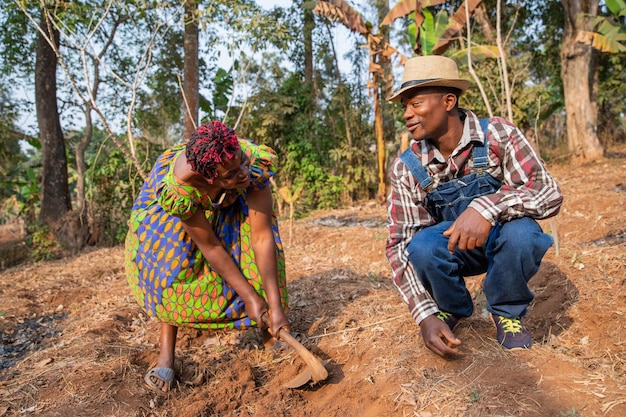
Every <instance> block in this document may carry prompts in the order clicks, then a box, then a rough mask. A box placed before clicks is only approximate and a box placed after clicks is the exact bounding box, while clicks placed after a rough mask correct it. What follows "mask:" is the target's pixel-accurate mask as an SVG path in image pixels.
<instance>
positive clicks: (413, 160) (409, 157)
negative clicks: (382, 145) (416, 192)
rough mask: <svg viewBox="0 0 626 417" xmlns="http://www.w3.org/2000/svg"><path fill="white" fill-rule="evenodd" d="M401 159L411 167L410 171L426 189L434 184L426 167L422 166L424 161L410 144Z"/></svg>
mask: <svg viewBox="0 0 626 417" xmlns="http://www.w3.org/2000/svg"><path fill="white" fill-rule="evenodd" d="M400 159H401V160H402V162H404V163H405V165H406V166H407V167H408V168H409V171H411V173H412V174H413V176H414V177H415V179H417V181H419V183H420V186H421V187H422V188H423V189H424V190H428V188H429V187H430V186H431V185H432V184H433V180H432V179H430V176H429V175H428V173H427V172H426V169H425V168H424V167H423V166H422V163H421V162H420V160H419V158H418V157H417V155H415V153H414V152H413V150H412V149H411V147H410V146H409V147H408V148H407V149H406V151H404V152H402V155H400Z"/></svg>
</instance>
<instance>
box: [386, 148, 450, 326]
mask: <svg viewBox="0 0 626 417" xmlns="http://www.w3.org/2000/svg"><path fill="white" fill-rule="evenodd" d="M390 184H391V193H390V194H389V196H388V198H387V214H388V222H387V223H388V227H389V237H388V239H387V245H386V255H387V259H388V260H389V264H390V266H391V271H392V272H391V273H392V280H393V283H394V284H395V286H396V287H397V288H398V290H399V291H400V294H401V295H402V298H403V299H404V301H405V302H406V303H407V304H408V307H409V311H410V312H411V316H412V317H413V319H414V320H415V321H416V322H417V323H418V324H419V323H420V322H421V321H422V320H424V319H425V318H426V317H428V316H430V315H432V314H436V313H437V312H438V311H439V310H438V308H437V305H436V304H435V302H434V301H433V300H432V298H431V297H430V294H428V292H427V291H426V289H425V288H424V286H423V285H422V282H421V281H420V280H419V278H418V276H417V273H416V272H415V269H414V268H413V265H411V263H410V262H409V259H408V257H407V254H406V249H407V247H408V245H409V243H411V239H412V238H413V236H415V234H416V233H417V232H418V231H419V230H421V229H422V228H424V227H426V226H429V225H431V224H434V219H433V218H432V217H431V216H430V214H429V213H428V211H427V210H426V209H425V208H424V205H423V200H424V198H425V197H426V193H425V192H424V190H422V189H421V188H420V187H419V184H418V183H417V181H416V180H415V178H414V177H413V174H411V172H410V171H409V170H408V168H407V166H406V165H405V164H404V163H403V162H402V161H401V160H400V159H399V158H397V159H396V160H395V161H394V164H393V166H392V170H391V175H390Z"/></svg>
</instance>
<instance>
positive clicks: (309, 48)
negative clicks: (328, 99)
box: [302, 7, 315, 94]
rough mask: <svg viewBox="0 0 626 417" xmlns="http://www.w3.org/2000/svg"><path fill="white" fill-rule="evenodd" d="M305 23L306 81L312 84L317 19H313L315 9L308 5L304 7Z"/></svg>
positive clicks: (303, 34)
mask: <svg viewBox="0 0 626 417" xmlns="http://www.w3.org/2000/svg"><path fill="white" fill-rule="evenodd" d="M302 11H303V13H304V24H303V33H302V36H303V39H304V82H305V83H307V84H309V85H310V86H312V83H313V29H314V28H315V21H314V20H313V10H311V9H310V8H308V7H303V8H302ZM311 94H313V88H311Z"/></svg>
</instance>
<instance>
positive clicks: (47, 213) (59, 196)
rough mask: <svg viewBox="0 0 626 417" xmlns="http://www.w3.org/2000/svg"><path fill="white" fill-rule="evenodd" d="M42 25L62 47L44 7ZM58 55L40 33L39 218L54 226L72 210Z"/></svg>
mask: <svg viewBox="0 0 626 417" xmlns="http://www.w3.org/2000/svg"><path fill="white" fill-rule="evenodd" d="M41 28H42V30H43V31H45V32H46V35H47V37H48V38H49V39H51V40H52V42H54V44H55V45H56V49H57V50H58V46H59V33H58V32H57V31H56V30H54V29H53V28H52V25H51V24H50V22H49V20H48V18H47V14H46V12H45V10H42V18H41ZM56 70H57V56H56V54H55V51H54V49H53V48H52V46H51V45H50V44H49V43H48V41H47V40H46V37H44V35H42V34H41V33H40V34H39V36H38V38H37V50H36V60H35V103H36V104H35V105H36V109H37V124H38V125H39V140H40V141H41V154H42V177H43V183H42V187H41V188H42V192H41V193H42V197H41V212H40V213H39V220H41V221H42V222H44V223H46V224H48V225H50V226H53V225H54V224H55V223H56V222H57V221H59V220H61V219H62V218H63V217H64V216H65V214H67V213H68V212H69V211H71V210H72V200H71V199H70V191H69V186H68V177H67V159H66V156H65V140H64V138H63V131H62V130H61V122H60V120H59V110H58V107H57V85H56V83H57V76H56Z"/></svg>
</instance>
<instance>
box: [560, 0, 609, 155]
mask: <svg viewBox="0 0 626 417" xmlns="http://www.w3.org/2000/svg"><path fill="white" fill-rule="evenodd" d="M561 2H562V4H563V9H564V12H565V28H564V35H563V44H562V47H561V77H562V78H563V92H564V95H565V112H566V117H567V144H568V147H569V151H570V154H571V159H572V162H574V163H576V164H582V163H585V162H591V161H594V160H597V159H600V158H601V157H602V156H603V148H602V145H601V144H600V141H599V139H598V134H597V126H598V113H597V97H596V96H595V94H594V87H593V85H594V73H595V71H597V66H596V64H595V54H596V52H595V51H594V50H593V48H592V46H591V45H585V44H583V43H580V42H577V41H576V38H577V36H578V33H579V32H580V31H581V30H585V28H584V27H581V26H580V25H581V23H580V21H579V20H578V19H577V17H578V14H579V13H588V14H590V15H597V13H598V3H599V0H561Z"/></svg>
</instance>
